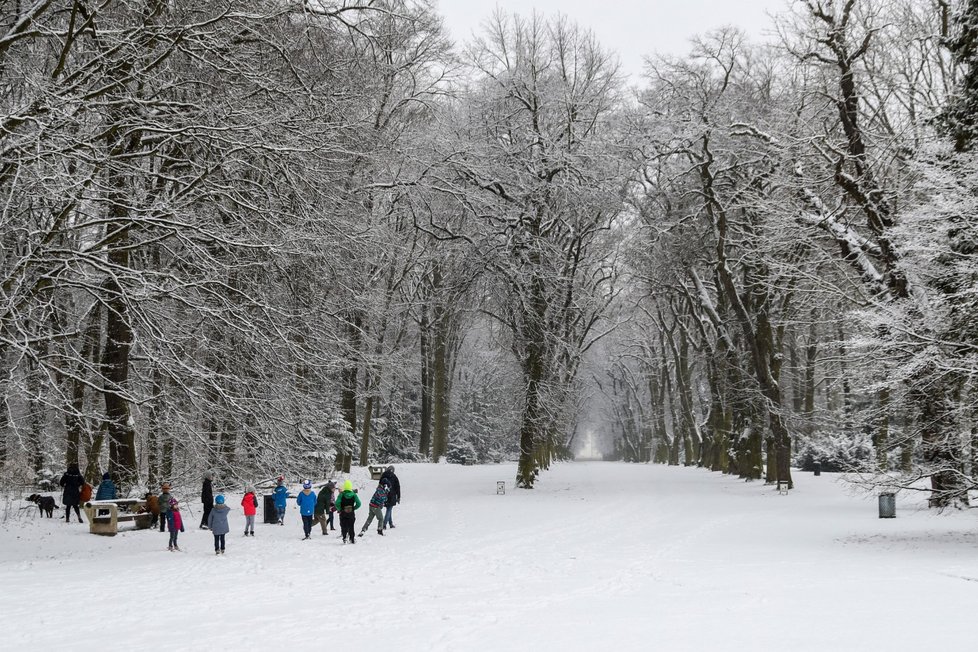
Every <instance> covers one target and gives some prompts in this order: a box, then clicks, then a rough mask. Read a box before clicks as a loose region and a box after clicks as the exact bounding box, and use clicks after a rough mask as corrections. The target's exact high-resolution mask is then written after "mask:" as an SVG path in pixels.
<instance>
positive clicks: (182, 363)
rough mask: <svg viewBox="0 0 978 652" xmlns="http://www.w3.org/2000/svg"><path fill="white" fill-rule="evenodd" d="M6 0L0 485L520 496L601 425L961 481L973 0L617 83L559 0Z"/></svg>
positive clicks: (833, 19)
mask: <svg viewBox="0 0 978 652" xmlns="http://www.w3.org/2000/svg"><path fill="white" fill-rule="evenodd" d="M2 6H3V10H2V11H0V206H2V211H0V468H2V473H0V478H2V479H3V481H4V482H9V483H21V484H31V483H38V482H42V481H44V480H45V479H48V478H50V477H51V476H53V475H54V474H60V471H61V469H63V467H64V466H65V464H67V463H75V462H76V463H79V464H80V466H81V467H82V469H83V471H84V472H85V474H86V475H87V477H89V478H90V479H91V478H94V477H97V476H98V475H100V474H101V473H102V472H104V471H109V472H111V473H113V475H114V476H115V477H116V478H117V480H118V481H119V482H120V484H121V485H122V487H124V488H131V487H136V486H145V485H151V486H152V485H155V484H156V483H158V482H160V481H161V480H162V479H167V480H179V479H181V478H190V477H194V478H196V477H198V476H199V474H200V473H201V471H202V470H203V469H213V470H215V471H217V472H218V473H219V474H221V476H222V477H223V478H225V480H226V481H229V482H234V481H245V480H248V479H254V478H258V477H267V476H269V475H273V474H278V473H284V474H286V475H288V476H290V477H299V476H312V477H319V476H322V475H323V474H327V473H329V472H330V471H331V470H333V469H336V470H349V469H350V466H351V465H352V464H360V465H364V464H366V463H368V462H375V461H379V462H387V461H423V460H432V461H440V460H446V461H449V462H456V463H476V462H479V463H482V462H493V461H500V460H510V459H514V460H518V471H517V478H516V479H517V484H518V485H519V486H522V487H532V486H533V483H534V481H535V480H536V478H537V476H538V474H539V473H540V472H541V471H542V470H545V469H546V468H547V467H548V466H549V465H550V464H551V463H552V462H553V461H555V460H560V459H566V458H569V457H572V456H573V455H574V453H575V451H577V450H579V449H580V448H581V446H582V439H583V438H584V436H585V433H587V436H588V437H598V438H599V441H600V442H601V443H602V445H603V447H604V448H603V450H604V451H605V453H606V455H607V456H608V457H611V458H615V459H623V460H626V461H634V462H657V463H664V464H685V465H698V466H702V467H705V468H708V469H711V470H715V471H722V472H725V473H731V474H735V475H738V476H740V477H743V478H745V479H764V480H766V481H769V482H778V483H784V484H788V485H789V486H790V485H791V483H792V478H791V467H792V466H795V467H796V468H802V469H810V468H812V466H813V465H814V464H816V463H818V464H820V465H821V468H823V469H825V470H840V471H847V472H850V473H852V476H851V477H852V478H853V479H854V480H856V481H858V482H861V483H863V484H865V485H867V486H873V487H885V488H888V489H894V488H907V489H923V490H926V491H929V492H930V493H929V495H930V501H931V504H932V505H934V506H938V507H943V506H946V505H951V504H963V503H967V500H968V491H969V490H972V489H976V488H978V486H976V478H978V415H976V413H975V409H976V405H978V404H976V390H978V387H976V384H975V372H976V370H978V358H976V355H975V353H976V350H978V349H976V346H978V329H976V327H975V326H974V325H973V324H974V323H975V319H974V317H976V316H978V303H976V297H978V293H976V289H978V260H976V259H975V258H976V252H978V249H976V248H978V231H976V225H975V223H974V221H975V220H976V219H978V218H976V215H978V212H976V208H978V159H976V157H975V153H974V151H973V144H974V142H975V138H976V128H975V122H976V116H978V52H976V48H978V0H960V1H958V2H952V1H950V0H887V1H885V2H884V1H882V0H875V1H870V0H795V1H791V2H786V3H785V5H784V9H783V11H782V12H781V13H780V14H779V15H777V16H775V17H774V18H773V19H772V27H773V28H774V29H775V30H776V32H777V35H778V38H777V39H776V41H775V42H773V43H770V44H755V43H751V42H750V41H748V40H747V39H746V38H745V36H744V35H743V34H742V33H741V32H739V31H738V30H736V29H734V28H727V29H722V30H719V31H714V32H709V33H706V34H704V35H702V36H701V37H698V38H696V39H695V40H694V41H693V42H692V43H691V47H690V51H689V53H688V54H687V55H686V56H682V57H650V59H649V60H648V63H647V66H646V74H645V75H644V77H643V78H642V79H641V80H637V82H636V83H635V84H634V85H633V86H628V85H626V83H625V80H624V79H623V77H622V75H621V74H620V73H619V69H618V63H617V59H616V57H615V54H614V52H613V50H611V49H609V48H606V47H604V46H603V45H602V44H600V43H598V42H597V41H596V40H595V38H594V36H593V35H592V34H591V33H590V32H588V31H587V30H586V29H584V28H583V27H581V26H578V25H575V24H573V23H571V22H570V21H568V20H567V19H565V18H563V17H560V16H542V15H536V14H534V15H524V16H518V15H505V14H501V13H497V14H495V15H493V16H489V17H487V20H486V22H485V25H484V29H483V31H482V32H481V34H480V35H478V36H477V37H475V38H473V39H472V40H471V41H469V42H466V43H453V42H452V41H451V40H450V39H449V38H448V36H447V34H446V32H445V29H444V27H443V25H442V22H441V20H440V18H439V16H438V12H437V6H436V4H435V3H433V2H430V1H428V0H371V1H368V2H364V3H354V2H350V1H348V0H272V1H269V0H193V1H191V0H5V1H4V2H3V3H2ZM648 49H649V51H650V52H651V51H653V50H654V49H655V44H654V43H650V44H649V48H648ZM921 481H926V482H923V483H922V482H921Z"/></svg>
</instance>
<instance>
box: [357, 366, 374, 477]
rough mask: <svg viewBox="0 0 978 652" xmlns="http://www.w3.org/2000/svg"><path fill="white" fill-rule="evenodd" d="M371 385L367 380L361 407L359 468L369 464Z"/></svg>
mask: <svg viewBox="0 0 978 652" xmlns="http://www.w3.org/2000/svg"><path fill="white" fill-rule="evenodd" d="M371 385H372V384H371V382H370V380H369V379H368V380H367V386H366V388H365V391H366V393H367V401H366V403H365V404H364V406H363V433H362V435H361V438H360V466H367V464H369V463H370V460H369V454H370V421H371V416H372V415H373V411H374V395H373V394H372V393H371V392H372V390H373V388H372V386H371Z"/></svg>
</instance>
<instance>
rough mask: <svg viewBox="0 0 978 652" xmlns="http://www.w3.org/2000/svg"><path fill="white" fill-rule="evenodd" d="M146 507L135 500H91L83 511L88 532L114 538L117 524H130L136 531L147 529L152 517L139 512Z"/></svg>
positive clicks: (149, 514) (144, 512)
mask: <svg viewBox="0 0 978 652" xmlns="http://www.w3.org/2000/svg"><path fill="white" fill-rule="evenodd" d="M145 507H146V501H143V500H139V499H137V498H119V499H116V500H92V501H89V502H87V503H85V506H84V507H83V509H84V510H85V516H86V518H88V531H89V532H91V533H92V534H103V535H106V536H115V534H116V533H117V532H118V531H119V523H128V522H130V521H131V522H132V523H133V525H135V526H136V529H137V530H145V529H146V528H148V527H149V524H150V521H152V519H153V515H152V514H151V513H150V512H148V511H139V510H140V509H144V508H145Z"/></svg>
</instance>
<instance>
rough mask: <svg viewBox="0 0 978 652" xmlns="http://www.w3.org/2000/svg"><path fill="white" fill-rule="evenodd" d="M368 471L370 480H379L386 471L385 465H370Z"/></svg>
mask: <svg viewBox="0 0 978 652" xmlns="http://www.w3.org/2000/svg"><path fill="white" fill-rule="evenodd" d="M367 468H368V469H370V479H371V480H380V476H382V475H384V471H386V470H387V465H386V464H371V465H370V466H368V467H367Z"/></svg>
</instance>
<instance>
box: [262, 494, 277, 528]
mask: <svg viewBox="0 0 978 652" xmlns="http://www.w3.org/2000/svg"><path fill="white" fill-rule="evenodd" d="M264 498H265V506H264V508H263V510H264V513H265V521H264V522H265V523H271V524H272V525H275V524H276V523H278V511H277V510H276V509H275V496H273V495H271V494H268V495H266V496H264Z"/></svg>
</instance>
